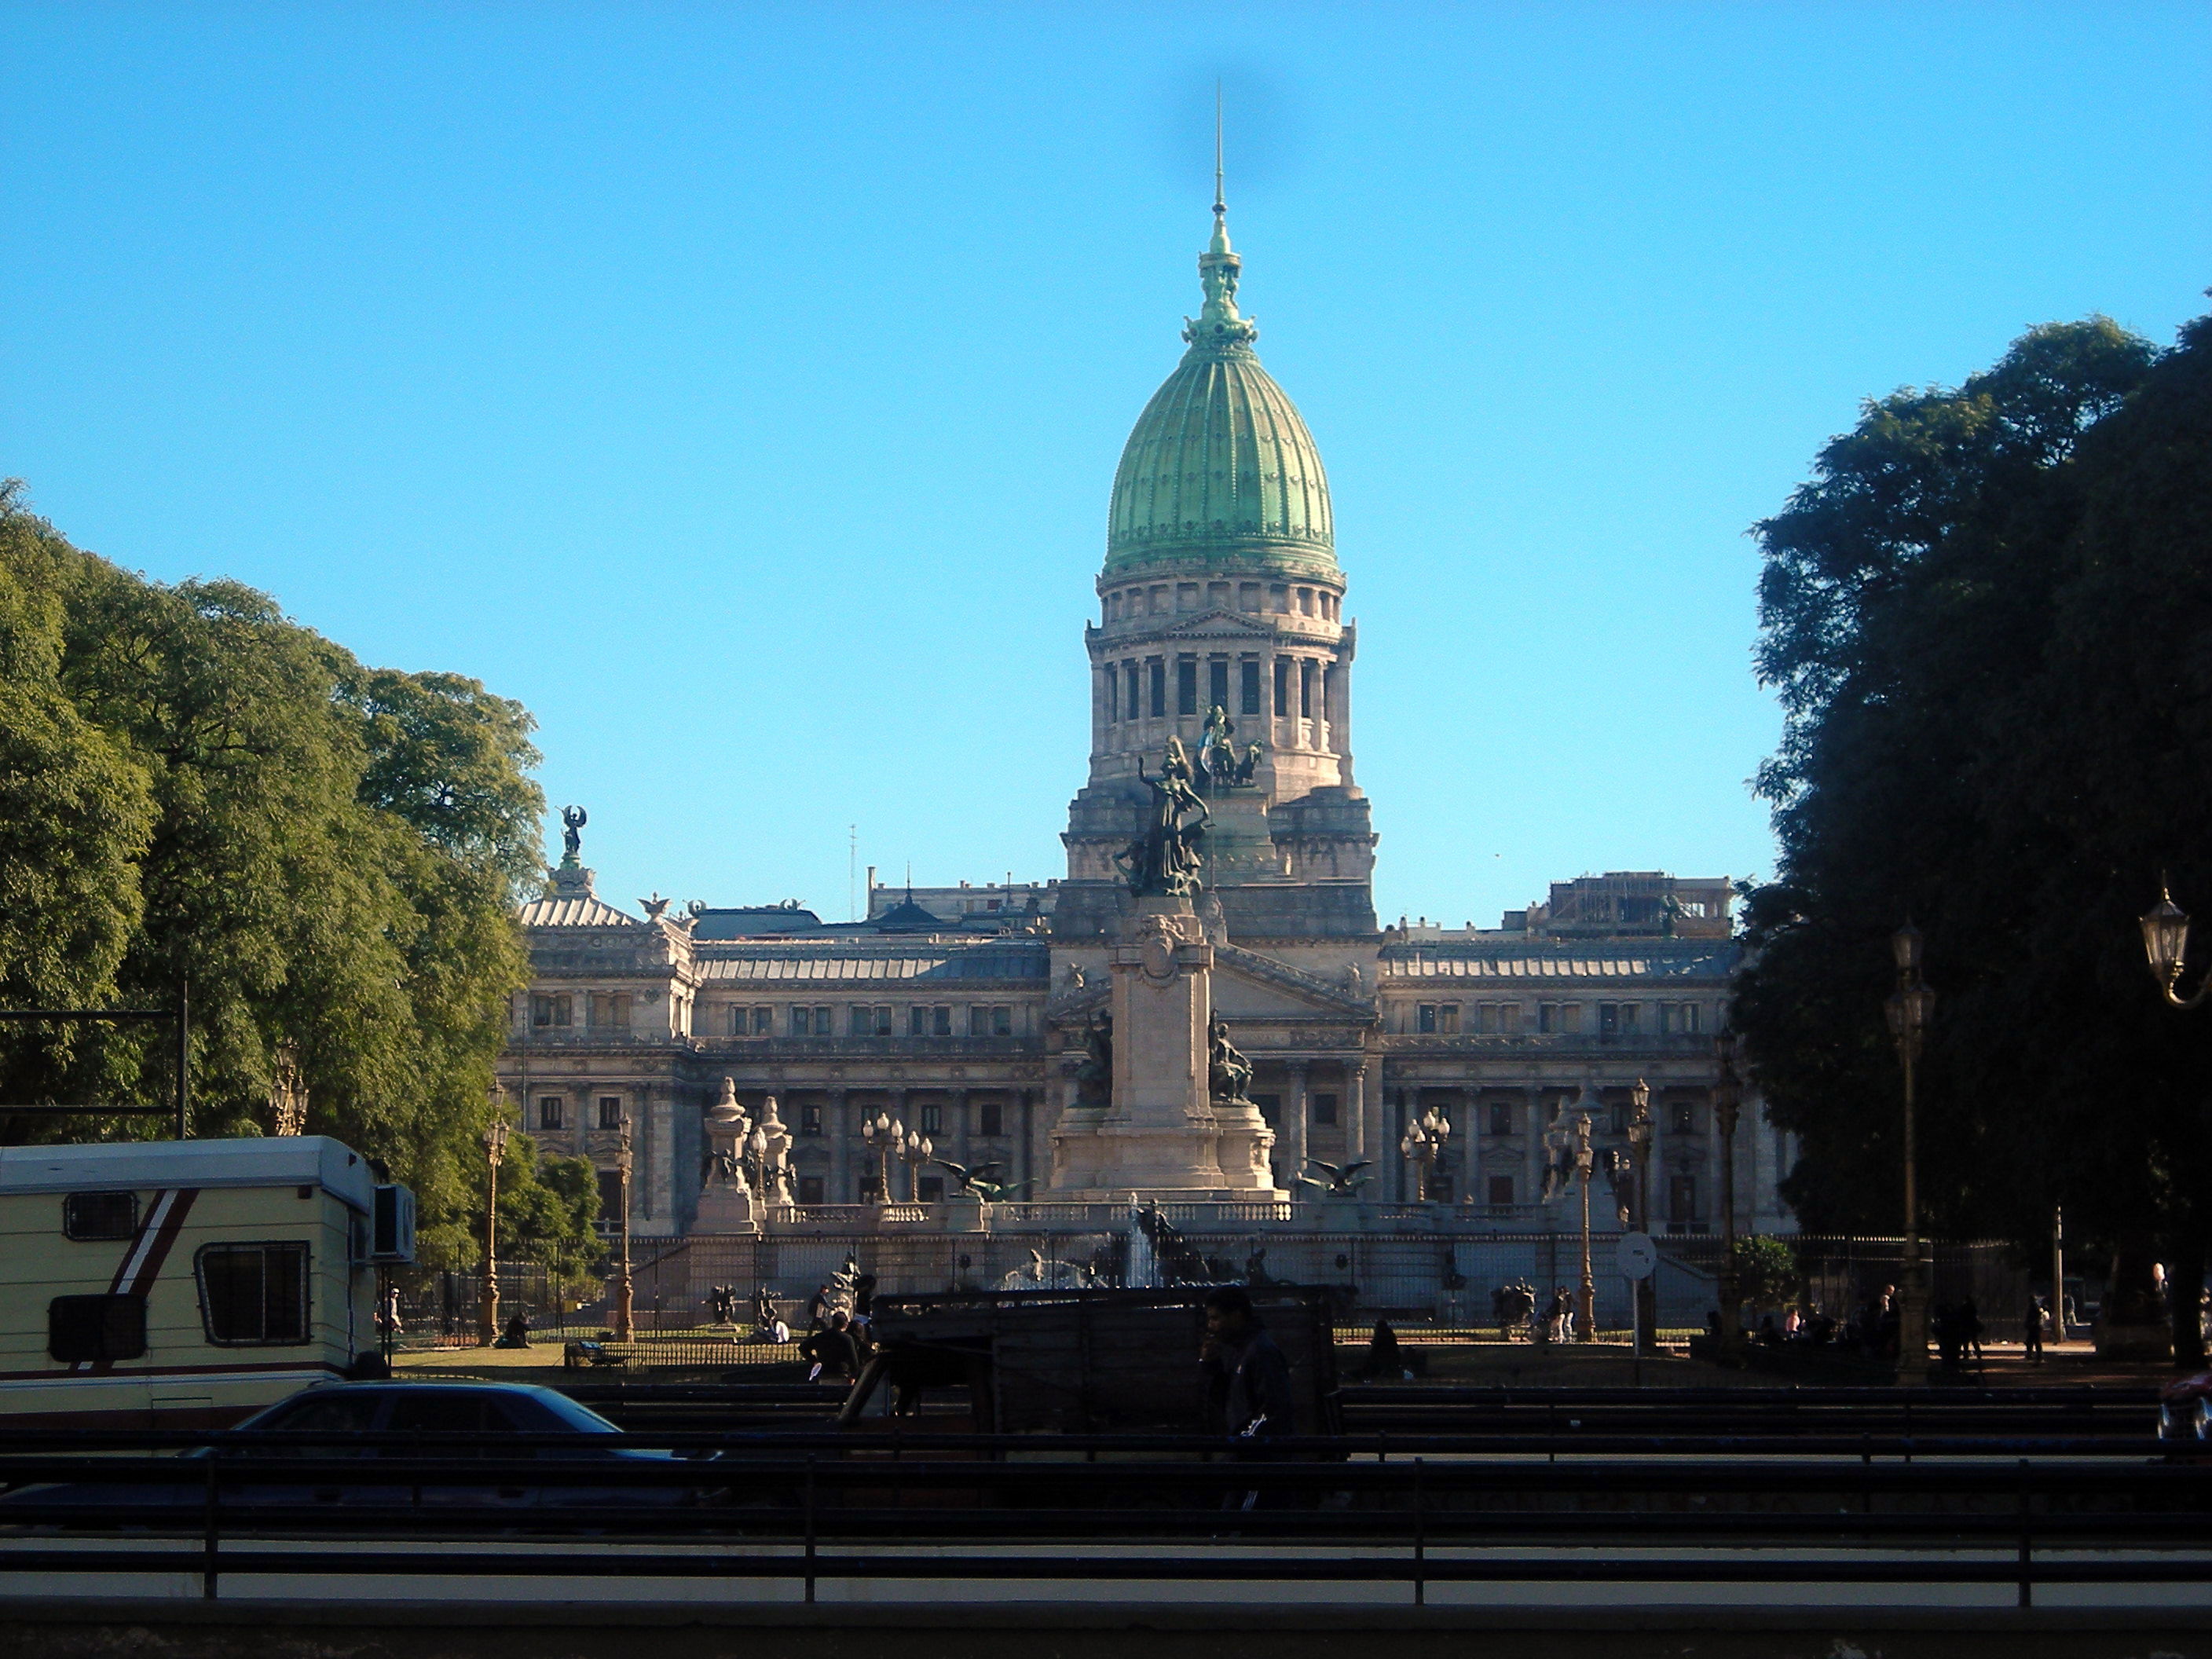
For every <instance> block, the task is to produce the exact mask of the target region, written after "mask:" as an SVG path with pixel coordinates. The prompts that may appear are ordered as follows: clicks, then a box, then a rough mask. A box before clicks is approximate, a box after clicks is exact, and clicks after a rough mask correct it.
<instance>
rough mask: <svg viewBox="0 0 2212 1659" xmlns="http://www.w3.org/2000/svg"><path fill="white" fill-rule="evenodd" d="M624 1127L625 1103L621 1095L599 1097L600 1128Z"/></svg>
mask: <svg viewBox="0 0 2212 1659" xmlns="http://www.w3.org/2000/svg"><path fill="white" fill-rule="evenodd" d="M622 1126H623V1103H622V1097H621V1096H620V1095H601V1096H600V1097H599V1127H601V1128H602V1129H619V1128H621V1127H622Z"/></svg>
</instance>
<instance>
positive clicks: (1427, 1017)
mask: <svg viewBox="0 0 2212 1659" xmlns="http://www.w3.org/2000/svg"><path fill="white" fill-rule="evenodd" d="M1414 1029H1415V1030H1420V1031H1433V1030H1436V1029H1437V1005H1436V1004H1435V1003H1433V1002H1425V1003H1423V1004H1422V1005H1421V1006H1420V1011H1419V1024H1418V1025H1417V1026H1415V1028H1414Z"/></svg>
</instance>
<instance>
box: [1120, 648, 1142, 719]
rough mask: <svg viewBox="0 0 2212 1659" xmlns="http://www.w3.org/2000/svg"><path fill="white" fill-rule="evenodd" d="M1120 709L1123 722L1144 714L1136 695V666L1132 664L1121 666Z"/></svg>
mask: <svg viewBox="0 0 2212 1659" xmlns="http://www.w3.org/2000/svg"><path fill="white" fill-rule="evenodd" d="M1121 708H1122V711H1123V712H1122V715H1121V718H1122V719H1123V720H1134V719H1136V718H1137V716H1138V715H1139V714H1143V713H1144V712H1145V711H1144V707H1143V704H1142V702H1140V701H1139V695H1138V690H1137V665H1136V664H1135V663H1134V662H1125V663H1123V664H1122V665H1121Z"/></svg>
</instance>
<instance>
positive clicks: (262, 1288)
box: [192, 1244, 307, 1346]
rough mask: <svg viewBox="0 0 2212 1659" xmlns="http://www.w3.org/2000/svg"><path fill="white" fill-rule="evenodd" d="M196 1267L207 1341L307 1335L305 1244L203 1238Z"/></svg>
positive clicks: (272, 1340) (274, 1340)
mask: <svg viewBox="0 0 2212 1659" xmlns="http://www.w3.org/2000/svg"><path fill="white" fill-rule="evenodd" d="M192 1273H193V1275H194V1277H195V1278H196V1279H197V1280H198V1282H199V1292H200V1324H201V1326H202V1328H204V1330H205V1331H206V1333H207V1340H209V1341H210V1342H214V1343H217V1344H220V1345H222V1346H248V1345H255V1344H272V1345H273V1344H283V1343H299V1342H305V1341H306V1340H307V1246H306V1245H305V1244H203V1245H201V1246H200V1249H199V1254H198V1255H196V1256H195V1257H194V1258H193V1259H192Z"/></svg>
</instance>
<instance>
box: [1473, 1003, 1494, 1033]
mask: <svg viewBox="0 0 2212 1659" xmlns="http://www.w3.org/2000/svg"><path fill="white" fill-rule="evenodd" d="M1474 1029H1475V1030H1478V1031H1485V1032H1487V1031H1494V1030H1497V1029H1498V1005H1497V1004H1496V1003H1494V1002H1486V1003H1483V1004H1482V1005H1481V1006H1479V1007H1477V1008H1476V1009H1475V1011H1474Z"/></svg>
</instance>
